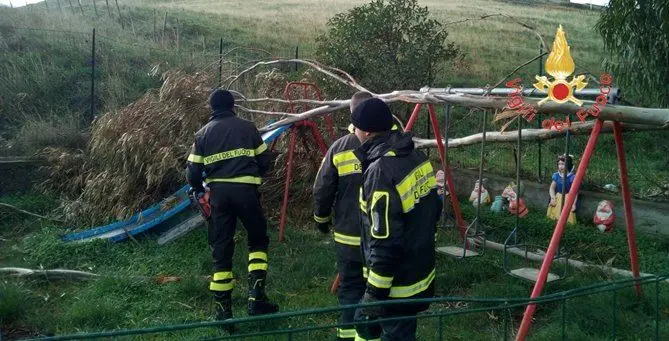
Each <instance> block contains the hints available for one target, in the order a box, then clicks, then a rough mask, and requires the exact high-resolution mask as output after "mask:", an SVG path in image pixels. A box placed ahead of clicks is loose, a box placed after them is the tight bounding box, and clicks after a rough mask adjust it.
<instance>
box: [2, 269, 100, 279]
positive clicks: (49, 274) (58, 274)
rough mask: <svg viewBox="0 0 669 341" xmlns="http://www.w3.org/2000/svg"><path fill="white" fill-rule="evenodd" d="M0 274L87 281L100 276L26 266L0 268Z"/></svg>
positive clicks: (82, 272)
mask: <svg viewBox="0 0 669 341" xmlns="http://www.w3.org/2000/svg"><path fill="white" fill-rule="evenodd" d="M0 275H2V276H7V277H42V278H45V279H48V280H63V279H64V280H76V281H86V280H90V279H96V278H99V277H100V275H96V274H94V273H92V272H86V271H77V270H66V269H53V270H32V269H25V268H0Z"/></svg>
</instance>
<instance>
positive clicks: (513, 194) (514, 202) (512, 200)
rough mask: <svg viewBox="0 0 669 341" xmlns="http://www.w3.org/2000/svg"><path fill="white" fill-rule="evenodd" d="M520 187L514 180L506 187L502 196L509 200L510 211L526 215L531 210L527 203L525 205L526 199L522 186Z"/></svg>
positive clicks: (514, 213) (522, 215) (521, 215)
mask: <svg viewBox="0 0 669 341" xmlns="http://www.w3.org/2000/svg"><path fill="white" fill-rule="evenodd" d="M520 188H521V189H520V191H519V190H518V186H516V184H515V183H514V182H512V183H510V184H509V185H508V186H506V188H504V191H503V192H502V198H504V199H506V200H507V201H508V202H509V213H511V214H513V215H517V216H520V217H524V216H526V215H527V214H528V213H529V210H528V209H527V205H525V199H523V197H522V186H521V187H520ZM519 192H520V193H521V194H520V195H519V194H518V193H519ZM518 197H520V198H518Z"/></svg>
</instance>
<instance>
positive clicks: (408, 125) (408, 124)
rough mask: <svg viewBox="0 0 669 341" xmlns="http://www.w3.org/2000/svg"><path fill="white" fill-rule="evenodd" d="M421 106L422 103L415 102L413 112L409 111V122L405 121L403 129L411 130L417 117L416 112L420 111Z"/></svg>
mask: <svg viewBox="0 0 669 341" xmlns="http://www.w3.org/2000/svg"><path fill="white" fill-rule="evenodd" d="M422 107H423V103H417V104H416V107H415V108H413V112H412V113H411V117H409V122H407V125H406V126H404V131H405V132H406V131H411V129H412V128H413V125H414V123H416V119H417V118H418V113H419V112H420V108H422Z"/></svg>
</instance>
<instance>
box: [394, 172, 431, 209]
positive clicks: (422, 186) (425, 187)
mask: <svg viewBox="0 0 669 341" xmlns="http://www.w3.org/2000/svg"><path fill="white" fill-rule="evenodd" d="M435 187H437V179H436V178H435V177H434V172H433V170H432V165H431V164H430V161H425V162H423V163H422V164H421V165H420V166H418V167H416V168H414V170H412V171H411V172H410V173H409V175H407V176H406V177H405V178H404V179H402V181H401V182H400V183H399V184H398V185H397V186H395V188H396V189H397V192H398V194H399V195H400V198H401V200H402V210H403V211H404V213H407V212H409V211H411V210H412V209H413V207H414V206H415V205H416V203H417V202H419V201H420V198H422V197H424V196H426V195H428V194H429V193H430V190H432V189H433V188H435Z"/></svg>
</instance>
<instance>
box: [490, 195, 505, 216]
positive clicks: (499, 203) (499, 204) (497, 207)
mask: <svg viewBox="0 0 669 341" xmlns="http://www.w3.org/2000/svg"><path fill="white" fill-rule="evenodd" d="M503 209H504V198H502V196H501V195H496V196H495V200H494V201H493V202H492V205H490V211H491V212H495V213H499V212H502V210H503Z"/></svg>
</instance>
